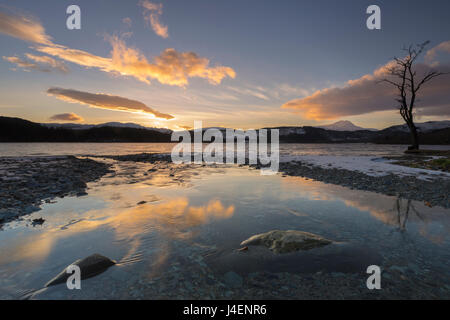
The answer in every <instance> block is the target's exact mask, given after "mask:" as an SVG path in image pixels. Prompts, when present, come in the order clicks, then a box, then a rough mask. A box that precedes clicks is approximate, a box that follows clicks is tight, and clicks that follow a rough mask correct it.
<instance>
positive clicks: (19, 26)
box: [0, 12, 52, 45]
mask: <svg viewBox="0 0 450 320" xmlns="http://www.w3.org/2000/svg"><path fill="white" fill-rule="evenodd" d="M0 32H1V33H4V34H6V35H8V36H11V37H14V38H18V39H21V40H25V41H28V42H33V43H39V44H45V45H52V41H51V37H49V36H48V35H47V34H46V33H45V29H44V27H43V26H42V25H41V24H40V23H39V21H38V20H37V19H35V18H34V17H31V16H25V15H23V14H17V13H10V14H6V13H4V12H0Z"/></svg>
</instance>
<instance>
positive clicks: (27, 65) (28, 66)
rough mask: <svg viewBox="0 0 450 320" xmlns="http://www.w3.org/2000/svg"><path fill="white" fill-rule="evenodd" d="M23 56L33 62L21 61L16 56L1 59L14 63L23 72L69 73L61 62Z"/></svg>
mask: <svg viewBox="0 0 450 320" xmlns="http://www.w3.org/2000/svg"><path fill="white" fill-rule="evenodd" d="M25 56H26V57H27V58H28V59H30V60H33V61H34V62H31V61H28V60H24V59H21V58H19V57H17V56H12V57H3V59H4V60H6V61H8V62H10V63H14V64H15V65H16V66H18V67H20V68H22V69H23V70H24V71H30V70H36V71H42V72H51V71H53V70H58V71H61V72H64V73H67V72H69V69H68V68H67V67H66V65H65V64H64V63H62V62H61V61H57V60H55V59H53V58H50V57H45V56H36V55H33V54H29V53H27V54H25Z"/></svg>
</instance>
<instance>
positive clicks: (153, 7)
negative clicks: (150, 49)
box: [139, 0, 169, 38]
mask: <svg viewBox="0 0 450 320" xmlns="http://www.w3.org/2000/svg"><path fill="white" fill-rule="evenodd" d="M139 5H140V6H142V7H143V8H144V19H145V20H146V21H147V22H148V23H149V24H150V26H151V27H152V29H153V31H155V33H156V34H157V35H158V36H160V37H162V38H168V37H169V31H168V27H167V26H165V25H163V24H162V23H161V22H160V21H159V17H160V16H161V15H162V13H163V10H162V8H163V5H162V3H152V2H150V1H148V0H141V1H140V2H139Z"/></svg>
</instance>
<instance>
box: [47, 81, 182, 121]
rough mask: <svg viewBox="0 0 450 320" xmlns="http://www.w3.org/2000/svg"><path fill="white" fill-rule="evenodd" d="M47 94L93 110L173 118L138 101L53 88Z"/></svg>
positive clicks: (103, 94)
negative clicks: (84, 105)
mask: <svg viewBox="0 0 450 320" xmlns="http://www.w3.org/2000/svg"><path fill="white" fill-rule="evenodd" d="M47 94H49V95H52V96H55V97H56V98H58V99H61V100H64V101H68V102H72V103H81V104H86V105H88V106H90V107H93V108H100V109H108V110H116V111H126V112H135V113H145V114H150V115H153V116H154V117H156V118H161V119H166V120H169V119H173V118H174V117H173V116H171V115H170V114H165V113H161V112H159V111H157V110H154V109H152V108H150V107H148V106H146V105H145V104H144V103H142V102H140V101H136V100H131V99H128V98H124V97H120V96H114V95H109V94H105V93H90V92H84V91H78V90H73V89H63V88H57V87H53V88H50V89H48V90H47Z"/></svg>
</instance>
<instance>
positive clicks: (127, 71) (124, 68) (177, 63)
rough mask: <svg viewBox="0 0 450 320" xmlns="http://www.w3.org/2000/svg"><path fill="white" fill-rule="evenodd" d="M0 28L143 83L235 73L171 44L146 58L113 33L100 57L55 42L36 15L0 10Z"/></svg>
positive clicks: (215, 79)
mask: <svg viewBox="0 0 450 320" xmlns="http://www.w3.org/2000/svg"><path fill="white" fill-rule="evenodd" d="M145 3H146V6H147V7H148V8H152V5H149V4H148V3H149V2H145ZM148 10H150V9H148ZM0 32H2V33H4V34H7V35H9V36H12V37H15V38H18V39H22V40H25V41H30V42H33V43H35V46H34V47H33V49H35V50H36V51H39V52H42V53H45V54H47V55H50V56H53V57H58V58H60V59H62V60H65V61H69V62H72V63H76V64H78V65H81V66H83V67H86V68H97V69H100V70H101V71H104V72H108V73H112V74H114V75H121V76H131V77H134V78H136V79H139V80H140V81H143V82H145V83H150V80H153V79H155V80H157V81H159V82H160V83H162V84H168V85H173V86H181V87H184V86H186V85H187V84H188V83H189V78H193V77H198V78H203V79H206V80H208V81H209V82H210V83H211V84H215V85H216V84H220V83H221V82H222V80H223V79H224V78H225V77H230V78H234V77H235V76H236V73H235V71H234V70H233V69H232V68H230V67H224V66H215V67H210V66H209V60H208V59H207V58H203V57H200V56H198V55H197V54H196V53H194V52H178V51H176V50H175V49H173V48H168V49H166V50H164V51H163V52H162V53H161V54H160V55H159V56H157V57H154V58H153V61H152V62H150V61H149V60H148V59H147V58H146V57H145V56H144V54H142V53H141V52H140V51H139V50H138V49H136V48H130V47H127V45H126V44H125V42H124V41H123V40H122V39H120V38H118V37H116V36H113V37H108V38H107V39H108V40H109V42H110V44H111V46H112V50H111V57H101V56H97V55H95V54H92V53H89V52H87V51H83V50H78V49H72V48H69V47H66V46H62V45H58V44H55V43H53V42H52V41H51V38H50V37H49V36H48V35H46V34H45V29H44V28H43V27H42V25H41V24H40V23H39V22H37V20H36V19H34V18H29V17H25V16H23V15H8V14H6V13H2V12H0ZM36 57H37V56H33V55H31V56H30V57H29V58H30V59H33V60H34V61H37V60H36V59H38V58H36ZM43 59H46V62H47V64H49V65H51V66H53V67H55V66H56V64H57V63H53V62H50V61H49V60H48V58H40V62H41V63H43V62H44V60H43ZM12 60H15V62H17V63H21V64H22V65H23V66H25V64H27V63H28V68H29V69H30V68H36V67H33V65H32V64H31V63H30V62H27V61H24V60H22V59H20V61H19V60H17V59H12ZM52 63H53V64H52ZM60 67H61V65H60Z"/></svg>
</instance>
